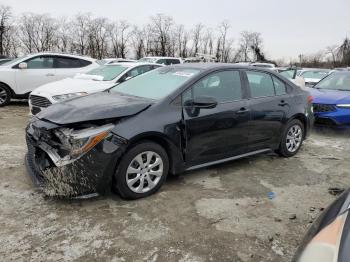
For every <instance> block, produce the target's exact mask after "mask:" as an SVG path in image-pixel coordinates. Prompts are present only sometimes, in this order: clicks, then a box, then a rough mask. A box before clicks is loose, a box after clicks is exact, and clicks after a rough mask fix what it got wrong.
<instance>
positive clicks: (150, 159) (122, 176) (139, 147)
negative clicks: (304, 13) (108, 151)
mask: <svg viewBox="0 0 350 262" xmlns="http://www.w3.org/2000/svg"><path fill="white" fill-rule="evenodd" d="M140 163H141V164H140ZM168 172H169V159H168V155H167V153H166V151H165V150H164V148H163V147H161V146H160V145H159V144H156V143H153V142H148V141H144V142H141V143H138V144H136V145H135V146H133V147H132V148H130V149H129V150H128V151H127V152H126V153H125V155H124V156H123V157H122V159H121V161H120V163H119V165H118V167H117V169H116V172H115V176H114V179H113V185H112V186H113V189H114V191H116V192H117V193H118V194H119V195H120V196H121V197H122V198H124V199H129V200H133V199H139V198H143V197H147V196H150V195H152V194H154V193H155V192H157V191H158V190H159V188H160V187H161V186H162V185H163V183H164V181H165V180H166V177H167V175H168ZM128 182H129V183H128Z"/></svg>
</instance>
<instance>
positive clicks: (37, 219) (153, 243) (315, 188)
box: [0, 101, 350, 261]
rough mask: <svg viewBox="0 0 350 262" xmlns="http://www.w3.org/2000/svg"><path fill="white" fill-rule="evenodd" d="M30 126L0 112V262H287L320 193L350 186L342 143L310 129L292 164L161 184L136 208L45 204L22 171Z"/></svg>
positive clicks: (340, 134) (243, 166)
mask: <svg viewBox="0 0 350 262" xmlns="http://www.w3.org/2000/svg"><path fill="white" fill-rule="evenodd" d="M28 119H29V115H28V107H27V102H21V101H17V102H12V104H11V105H10V106H7V107H5V108H0V166H1V171H0V257H1V260H2V261H65V260H73V259H74V260H77V261H94V260H96V259H97V258H98V260H99V261H290V260H291V257H292V255H293V254H294V252H295V249H296V247H297V246H298V244H299V242H300V240H301V238H302V236H303V235H304V234H305V232H306V229H307V228H308V227H309V225H310V222H312V221H313V220H314V219H315V218H316V217H317V216H318V215H319V213H320V210H322V208H325V207H326V206H327V205H328V204H329V203H330V202H331V201H332V200H334V198H335V197H334V196H332V195H330V194H329V193H328V188H330V187H339V188H345V187H347V185H349V183H350V175H349V170H350V143H349V135H350V134H349V133H348V132H346V131H337V132H335V131H331V130H315V131H314V132H313V133H312V135H311V136H310V137H309V139H308V140H307V141H306V142H305V144H304V146H303V148H302V149H301V151H300V152H299V154H297V156H295V157H293V158H289V159H285V158H280V157H278V156H277V155H274V154H270V155H261V156H254V157H250V158H246V159H242V160H239V161H234V162H230V163H227V164H222V165H218V166H214V167H210V168H206V169H201V170H198V171H195V172H188V173H186V174H183V175H181V176H178V177H169V178H168V180H167V182H166V183H165V185H164V186H163V187H162V189H161V190H160V192H158V193H157V194H155V195H153V196H151V197H148V198H145V199H141V200H138V201H124V200H122V199H120V198H119V197H118V196H116V195H113V194H109V195H107V196H104V197H99V198H95V199H88V200H71V201H69V200H57V199H50V198H45V197H44V196H43V195H42V194H41V193H40V192H37V191H36V189H35V188H34V187H33V185H32V183H31V180H30V178H28V177H27V175H26V172H25V167H24V164H23V162H24V155H25V153H26V146H25V138H24V128H25V126H26V123H27V121H28ZM269 192H274V193H275V195H274V198H273V199H269V197H268V195H269Z"/></svg>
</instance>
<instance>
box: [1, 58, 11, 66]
mask: <svg viewBox="0 0 350 262" xmlns="http://www.w3.org/2000/svg"><path fill="white" fill-rule="evenodd" d="M11 60H13V58H1V59H0V66H1V65H3V64H5V63H7V62H10V61H11Z"/></svg>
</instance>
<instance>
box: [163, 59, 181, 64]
mask: <svg viewBox="0 0 350 262" xmlns="http://www.w3.org/2000/svg"><path fill="white" fill-rule="evenodd" d="M166 64H167V65H176V64H180V61H179V60H178V59H167V62H166Z"/></svg>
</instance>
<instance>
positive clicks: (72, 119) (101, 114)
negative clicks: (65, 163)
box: [37, 92, 154, 125]
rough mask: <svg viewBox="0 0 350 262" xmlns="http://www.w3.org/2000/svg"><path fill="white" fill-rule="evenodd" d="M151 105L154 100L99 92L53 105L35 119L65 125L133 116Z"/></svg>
mask: <svg viewBox="0 0 350 262" xmlns="http://www.w3.org/2000/svg"><path fill="white" fill-rule="evenodd" d="M152 103H154V100H150V99H146V98H140V97H134V96H128V95H123V94H120V93H110V92H99V93H94V94H91V95H87V96H84V97H78V98H73V99H69V100H66V101H63V102H60V103H57V104H53V105H51V106H49V107H48V108H46V109H45V110H43V111H41V112H40V113H39V114H38V115H37V117H38V118H39V119H42V120H48V121H50V122H53V123H55V124H60V125H66V124H72V123H78V122H86V121H92V120H102V119H111V118H119V117H125V116H131V115H135V114H137V113H139V112H141V111H143V110H144V109H146V108H147V107H149V106H150V105H151V104H152Z"/></svg>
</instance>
